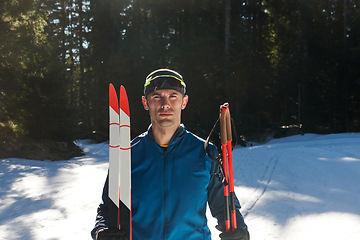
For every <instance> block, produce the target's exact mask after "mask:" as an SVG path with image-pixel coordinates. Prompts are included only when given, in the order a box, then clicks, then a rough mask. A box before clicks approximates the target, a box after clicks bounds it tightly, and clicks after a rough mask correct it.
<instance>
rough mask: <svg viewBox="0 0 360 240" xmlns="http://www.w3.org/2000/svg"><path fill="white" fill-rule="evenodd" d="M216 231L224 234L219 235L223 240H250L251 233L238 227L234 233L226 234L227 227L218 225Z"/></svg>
mask: <svg viewBox="0 0 360 240" xmlns="http://www.w3.org/2000/svg"><path fill="white" fill-rule="evenodd" d="M216 229H217V230H219V231H221V232H222V233H221V234H220V235H219V237H220V238H221V240H225V239H234V240H250V235H249V232H248V231H247V230H246V229H243V228H241V227H238V228H237V229H236V231H234V232H226V231H225V226H222V225H217V226H216Z"/></svg>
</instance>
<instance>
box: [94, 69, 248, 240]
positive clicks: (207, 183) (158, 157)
mask: <svg viewBox="0 0 360 240" xmlns="http://www.w3.org/2000/svg"><path fill="white" fill-rule="evenodd" d="M185 89H186V85H185V82H184V81H183V78H182V76H181V75H180V74H179V73H177V72H175V71H172V70H169V69H159V70H156V71H154V72H152V73H150V74H149V75H148V76H147V78H146V81H145V85H144V96H143V97H142V103H143V106H144V109H145V110H147V111H149V115H150V120H151V125H150V127H149V128H148V131H147V132H145V133H143V134H142V135H140V136H138V137H136V138H135V139H134V140H133V141H132V149H131V168H132V173H131V182H132V186H131V187H132V227H133V228H132V229H133V230H132V236H133V239H134V240H147V239H149V240H150V239H151V240H153V239H154V240H160V239H164V240H165V239H166V240H177V239H179V240H180V239H181V240H210V239H211V234H210V230H209V228H208V226H207V219H206V204H207V202H208V204H209V207H210V210H211V213H212V215H213V216H214V217H215V218H217V220H218V224H219V225H218V226H217V228H218V229H219V230H220V231H224V225H225V220H224V190H223V185H222V184H221V183H220V182H219V180H218V179H217V177H215V176H214V174H215V173H216V171H217V169H218V165H217V163H215V162H213V161H211V159H210V158H209V157H207V155H206V152H205V149H204V140H203V139H200V138H199V137H197V136H195V135H194V134H192V133H190V132H188V131H187V130H185V127H184V126H183V125H182V124H181V111H182V110H183V109H185V107H186V105H187V103H188V96H187V95H185ZM211 151H212V154H214V155H215V154H216V153H217V150H216V147H215V146H214V145H211ZM107 181H108V180H107ZM107 181H106V183H105V186H104V191H103V196H102V200H103V201H102V203H101V204H100V206H99V208H98V214H97V218H96V224H95V227H94V229H93V230H92V232H91V234H92V237H93V238H94V239H96V240H126V239H128V238H127V236H126V235H125V231H123V230H117V229H108V228H107V217H108V214H107V211H108V205H109V204H108V203H109V201H110V200H109V198H108V194H107V193H108V189H107V188H108V182H107ZM236 205H237V206H236V208H237V223H238V229H237V231H235V232H223V233H222V234H220V237H221V239H237V240H248V239H249V233H248V231H247V226H246V225H245V223H244V219H243V217H242V215H241V214H240V212H239V209H240V204H239V201H238V200H237V199H236Z"/></svg>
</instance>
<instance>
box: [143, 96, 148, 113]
mask: <svg viewBox="0 0 360 240" xmlns="http://www.w3.org/2000/svg"><path fill="white" fill-rule="evenodd" d="M141 100H142V104H143V106H144V109H145V110H146V111H147V110H149V107H148V105H147V101H146V97H145V96H142V99H141Z"/></svg>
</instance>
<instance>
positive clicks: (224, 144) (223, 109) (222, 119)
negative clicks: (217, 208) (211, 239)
mask: <svg viewBox="0 0 360 240" xmlns="http://www.w3.org/2000/svg"><path fill="white" fill-rule="evenodd" d="M226 110H227V105H226V104H224V105H222V106H221V107H220V141H221V150H222V163H223V169H224V177H225V183H227V182H228V179H229V178H228V170H227V152H226V149H227V139H228V138H227V130H226ZM224 200H225V229H226V231H227V232H229V231H230V228H231V226H230V209H229V185H228V184H225V185H224Z"/></svg>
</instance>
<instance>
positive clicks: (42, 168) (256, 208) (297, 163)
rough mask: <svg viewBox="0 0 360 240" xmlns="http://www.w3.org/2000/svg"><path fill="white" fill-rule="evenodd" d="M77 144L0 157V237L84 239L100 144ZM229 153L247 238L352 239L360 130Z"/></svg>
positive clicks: (359, 208)
mask: <svg viewBox="0 0 360 240" xmlns="http://www.w3.org/2000/svg"><path fill="white" fill-rule="evenodd" d="M78 144H79V145H80V146H81V147H82V148H83V149H84V151H85V153H86V155H85V156H83V157H79V158H74V159H72V160H69V161H59V162H52V161H34V160H25V159H0V239H6V240H13V239H21V240H41V239H46V240H69V239H77V240H82V239H91V238H90V230H91V229H92V227H93V224H94V220H95V215H96V208H97V206H98V204H99V202H100V197H101V191H102V187H103V184H104V181H105V177H106V173H107V167H108V160H107V158H108V145H107V143H101V144H90V143H89V142H87V141H81V142H79V143H78ZM233 157H234V173H235V186H236V189H235V190H236V194H237V196H238V198H239V199H240V202H241V204H242V214H243V215H244V216H245V222H246V223H247V224H248V227H249V230H250V235H251V239H252V240H273V239H282V240H304V239H314V240H318V239H327V240H335V239H339V240H345V239H346V240H359V239H360V134H332V135H315V134H306V135H304V136H301V135H298V136H293V137H288V138H283V139H276V140H272V141H270V142H269V143H267V144H264V145H258V146H253V147H248V148H242V147H239V148H236V149H235V150H234V153H233ZM208 215H209V225H210V227H211V230H212V232H213V239H219V238H218V236H217V235H218V232H217V230H215V229H214V226H215V224H216V222H215V220H214V219H213V218H212V217H211V215H210V214H208Z"/></svg>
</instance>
